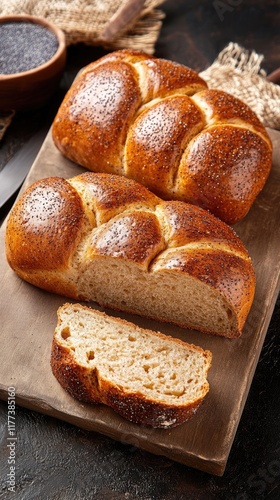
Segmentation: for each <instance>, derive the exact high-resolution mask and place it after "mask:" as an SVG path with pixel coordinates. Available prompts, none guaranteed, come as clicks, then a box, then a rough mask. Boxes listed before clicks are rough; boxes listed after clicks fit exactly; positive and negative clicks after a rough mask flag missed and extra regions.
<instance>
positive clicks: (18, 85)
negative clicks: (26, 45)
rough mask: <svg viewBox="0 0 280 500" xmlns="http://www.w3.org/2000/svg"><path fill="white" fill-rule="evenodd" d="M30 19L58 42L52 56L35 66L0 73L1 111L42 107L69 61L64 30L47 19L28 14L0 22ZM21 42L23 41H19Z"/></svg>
mask: <svg viewBox="0 0 280 500" xmlns="http://www.w3.org/2000/svg"><path fill="white" fill-rule="evenodd" d="M10 22H18V23H20V22H24V23H26V22H30V23H35V24H39V25H41V26H44V27H46V28H47V29H49V30H50V31H52V32H53V33H54V34H55V36H56V38H57V41H58V49H57V51H56V53H55V55H54V56H53V57H51V59H49V60H48V61H47V62H45V63H44V64H42V65H40V66H37V67H36V68H34V69H30V70H28V71H23V72H21V73H20V72H19V73H12V74H1V73H0V111H8V110H15V111H19V110H28V109H36V108H40V107H41V106H43V105H44V104H46V103H47V102H48V100H49V99H50V98H51V96H52V95H53V94H54V92H55V90H56V88H57V86H58V84H59V81H60V79H61V76H62V73H63V70H64V67H65V63H66V43H65V36H64V33H63V31H62V30H61V29H60V28H58V27H57V26H55V25H53V24H52V23H50V22H49V21H46V20H45V19H42V18H39V17H35V16H29V15H18V16H16V15H11V16H0V23H1V24H2V23H10ZM19 43H20V40H19Z"/></svg>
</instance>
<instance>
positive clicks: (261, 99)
mask: <svg viewBox="0 0 280 500" xmlns="http://www.w3.org/2000/svg"><path fill="white" fill-rule="evenodd" d="M262 61H263V55H261V54H257V53H256V52H254V51H252V52H250V51H248V50H246V49H244V48H243V47H241V46H239V45H238V44H236V43H230V44H229V45H227V47H225V48H224V50H222V52H220V54H219V56H218V57H217V59H216V60H215V61H214V62H213V64H212V65H211V66H210V67H209V68H207V69H206V70H205V71H203V72H202V73H200V76H201V77H202V78H203V79H204V80H205V81H206V82H207V84H208V86H209V87H210V88H219V89H222V90H224V91H226V92H229V93H230V94H232V95H234V96H236V97H238V98H239V99H241V100H242V101H243V102H245V103H246V104H248V105H249V106H250V107H251V109H253V111H255V113H256V114H257V115H258V117H259V118H260V120H261V121H262V122H263V124H264V125H265V126H266V127H270V128H274V129H277V130H280V86H279V85H276V84H274V83H272V82H269V81H268V80H267V79H266V72H265V71H264V70H263V69H262V67H261V64H262Z"/></svg>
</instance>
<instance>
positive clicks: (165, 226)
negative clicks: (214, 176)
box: [6, 172, 255, 337]
mask: <svg viewBox="0 0 280 500" xmlns="http://www.w3.org/2000/svg"><path fill="white" fill-rule="evenodd" d="M6 254H7V259H8V262H9V264H10V266H11V267H12V268H13V269H14V270H15V272H16V273H17V274H18V275H19V276H20V277H21V278H23V279H24V280H26V281H28V282H30V283H32V284H34V285H36V286H38V287H40V288H43V289H46V290H48V291H50V292H54V293H58V294H62V295H65V296H68V297H71V298H73V299H76V300H87V301H96V302H98V303H99V304H101V305H105V306H109V307H112V308H115V309H119V310H122V311H127V312H132V313H136V314H140V315H143V316H148V317H151V318H154V319H157V320H161V321H167V322H173V323H175V324H178V325H181V326H185V327H191V328H195V329H198V330H202V331H206V332H211V333H215V334H218V335H223V336H226V337H238V336H239V335H240V334H241V331H242V328H243V326H244V323H245V320H246V317H247V315H248V312H249V310H250V307H251V304H252V301H253V297H254V290H255V274H254V269H253V266H252V262H251V259H250V257H249V255H248V252H247V250H246V249H245V247H244V245H243V243H242V242H241V240H240V239H239V238H238V236H237V235H236V234H235V232H234V231H233V230H232V229H231V228H230V227H229V226H227V225H226V224H225V223H223V222H222V221H220V220H219V219H217V218H216V217H214V216H213V215H211V214H210V213H208V212H207V211H205V210H203V209H201V208H199V207H196V206H194V205H189V204H186V203H184V202H180V201H163V200H161V199H160V198H158V197H157V196H155V195H154V194H152V193H151V192H150V191H148V190H147V189H146V188H145V187H144V186H142V185H141V184H138V183H137V182H135V181H133V180H130V179H126V178H125V177H122V176H117V175H110V174H100V173H97V174H95V173H92V172H88V173H84V174H81V175H78V176H76V177H73V178H72V179H69V180H65V179H62V178H60V177H51V178H47V179H42V180H40V181H38V182H36V183H35V184H33V185H32V186H30V187H29V188H28V189H27V190H26V191H25V193H24V194H23V195H22V196H21V198H19V200H18V201H17V202H16V204H15V205H14V207H13V209H12V211H11V213H10V216H9V219H8V222H7V231H6Z"/></svg>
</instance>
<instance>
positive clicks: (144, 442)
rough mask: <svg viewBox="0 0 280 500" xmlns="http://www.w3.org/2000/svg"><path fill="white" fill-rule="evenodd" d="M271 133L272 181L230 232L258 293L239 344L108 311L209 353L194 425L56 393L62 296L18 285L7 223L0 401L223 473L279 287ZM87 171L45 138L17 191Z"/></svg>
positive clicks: (279, 175)
mask: <svg viewBox="0 0 280 500" xmlns="http://www.w3.org/2000/svg"><path fill="white" fill-rule="evenodd" d="M269 133H270V136H271V138H272V141H273V144H274V159H273V168H272V171H271V174H270V177H269V179H268V181H267V183H266V186H265V188H264V189H263V191H262V193H261V194H260V195H259V197H258V199H257V200H256V202H255V204H254V206H253V207H252V209H251V211H250V213H249V214H248V215H247V217H246V218H245V219H244V220H243V221H242V222H240V223H239V224H237V225H236V226H235V227H234V229H235V230H236V232H237V233H238V235H239V236H240V237H241V239H242V240H243V242H244V243H245V245H246V247H247V248H248V250H249V253H250V255H251V257H252V260H253V263H254V266H255V270H256V276H257V288H256V295H255V299H254V303H253V306H252V309H251V311H250V314H249V317H248V319H247V322H246V325H245V328H244V332H243V335H242V337H241V338H240V339H235V340H229V339H224V338H220V337H215V336H211V335H207V334H203V333H198V332H195V331H194V330H184V329H181V328H178V327H174V326H172V325H168V324H162V323H158V322H156V321H152V320H146V319H143V318H140V317H137V316H132V315H127V314H117V313H114V312H113V311H109V310H106V312H107V313H108V314H112V315H118V316H121V317H123V318H126V319H128V320H130V321H134V322H135V323H137V324H138V325H140V326H143V327H147V328H151V329H155V330H158V331H161V332H163V333H165V334H168V335H173V336H174V337H178V338H181V339H183V340H185V341H187V342H191V343H195V344H197V345H201V346H202V347H203V348H205V349H210V350H211V351H212V353H213V365H212V369H211V371H210V374H209V382H210V392H209V394H208V396H207V398H206V400H205V402H204V404H203V405H202V407H201V408H200V409H199V411H198V412H197V414H196V415H195V416H194V417H193V418H192V420H190V421H189V422H186V423H185V424H183V425H181V426H179V427H175V428H174V429H169V430H162V429H157V430H155V429H151V428H147V427H144V426H141V425H136V424H132V423H130V422H127V421H125V420H124V419H122V418H121V417H120V416H118V415H117V414H115V413H114V412H113V411H112V410H110V409H109V408H106V407H105V406H103V405H97V406H90V405H86V404H82V403H80V402H78V401H76V400H74V399H72V398H71V397H70V396H69V395H68V394H67V393H66V392H65V391H64V390H63V389H62V388H61V387H60V385H59V384H58V382H57V381H56V379H55V378H54V376H53V375H52V372H51V369H50V352H51V342H52V335H53V331H54V328H55V325H56V321H57V317H56V311H57V308H58V307H59V306H60V305H62V304H63V303H64V302H66V301H68V299H65V298H64V297H60V296H55V295H52V294H50V293H47V292H44V291H42V290H39V289H37V288H35V287H33V286H32V285H29V284H28V283H25V282H23V281H22V280H20V279H19V278H18V277H17V276H16V275H15V273H14V272H13V271H12V270H11V269H10V268H9V266H8V264H7V262H6V259H5V248H4V238H5V224H4V225H3V226H2V228H1V231H0V270H1V289H2V290H1V300H0V318H1V363H0V397H1V398H2V399H4V400H6V399H7V391H8V388H9V387H10V386H13V387H15V389H16V401H17V404H18V405H21V406H23V407H26V408H29V409H32V410H36V411H38V412H41V413H44V414H47V415H51V416H53V417H57V418H59V419H62V420H65V421H67V422H70V423H72V424H74V425H77V426H80V427H82V428H84V429H88V430H92V431H96V432H100V433H103V434H105V435H107V436H110V437H111V438H114V439H116V440H119V441H122V442H125V443H131V444H133V445H134V446H138V447H140V448H143V449H145V450H148V451H150V452H152V453H156V454H160V455H165V456H167V457H168V458H171V459H173V460H175V461H178V462H181V463H183V464H187V465H189V466H191V467H195V468H198V469H201V470H203V471H206V472H209V473H211V474H217V475H222V474H223V472H224V469H225V466H226V462H227V458H228V455H229V452H230V448H231V445H232V443H233V440H234V436H235V433H236V430H237V426H238V423H239V420H240V417H241V414H242V410H243V407H244V404H245V401H246V398H247V395H248V391H249V388H250V385H251V381H252V378H253V375H254V372H255V368H256V365H257V363H258V359H259V355H260V351H261V348H262V345H263V342H264V338H265V335H266V332H267V328H268V325H269V322H270V318H271V315H272V312H273V308H274V305H275V301H276V298H277V294H278V290H279V281H280V279H279V276H280V272H279V271H280V225H279V216H280V210H279V207H280V147H279V146H280V133H279V132H276V131H272V130H269ZM83 171H84V169H83V168H82V167H79V166H78V165H75V164H74V163H72V162H70V161H68V160H66V159H65V158H63V157H62V156H61V155H60V153H59V152H58V151H57V149H56V148H55V146H54V145H53V142H52V139H51V134H50V133H49V134H48V136H47V138H46V140H45V142H44V144H43V147H42V149H41V151H40V152H39V155H38V157H37V159H36V161H35V163H34V164H33V166H32V168H31V171H30V173H29V175H28V177H27V179H26V182H25V184H24V186H23V189H25V188H26V187H27V186H28V185H30V184H31V183H32V182H34V181H35V180H37V179H39V178H42V177H47V176H62V177H66V178H67V177H68V178H69V177H72V176H74V175H76V174H78V173H81V172H83ZM90 305H91V306H92V307H96V308H98V309H100V308H99V307H98V306H97V305H96V304H94V303H93V304H90Z"/></svg>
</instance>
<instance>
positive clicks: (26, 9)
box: [0, 0, 280, 139]
mask: <svg viewBox="0 0 280 500" xmlns="http://www.w3.org/2000/svg"><path fill="white" fill-rule="evenodd" d="M162 3H164V0H142V1H141V0H138V1H137V0H49V1H47V0H1V3H0V15H9V14H31V15H35V16H38V17H43V18H46V19H48V20H50V21H52V22H53V23H55V24H56V25H57V26H59V27H60V28H61V29H62V30H63V31H64V33H65V35H66V41H67V44H68V45H70V44H76V43H78V42H82V43H85V44H88V45H100V46H103V47H104V48H105V49H108V50H116V49H123V48H132V49H136V50H137V49H139V50H144V51H145V52H147V53H148V54H153V53H154V48H155V43H156V41H157V38H158V36H159V32H160V29H161V26H162V20H163V19H164V13H163V12H162V11H161V10H158V9H157V7H158V6H159V5H160V4H162ZM128 7H129V8H128ZM131 13H132V14H131ZM125 20H126V23H125V24H124V21H125ZM112 21H113V22H112ZM108 28H109V31H108ZM111 28H112V29H111ZM262 61H263V56H262V55H259V54H257V53H255V52H249V51H247V50H246V49H243V48H242V47H240V46H238V45H237V44H234V43H230V44H229V45H228V46H227V47H225V49H224V50H223V51H222V52H221V53H220V54H219V56H218V58H217V59H216V60H215V61H214V63H213V64H212V65H211V66H210V67H209V68H208V69H206V70H205V71H203V72H202V73H201V76H202V77H203V78H204V79H205V81H206V82H207V83H208V85H209V87H210V88H220V89H223V90H225V91H227V92H229V93H231V94H233V95H235V96H237V97H239V98H240V99H241V100H243V101H244V102H246V103H247V104H248V105H249V106H250V107H251V108H252V109H253V110H254V111H255V113H256V114H257V115H258V116H259V118H260V119H261V121H262V122H263V123H264V125H265V126H266V127H271V128H274V129H280V86H278V85H276V84H274V83H271V82H268V81H267V79H266V74H265V72H264V70H263V69H262V68H261V63H262ZM9 123H10V120H9V119H8V118H7V116H5V117H4V120H2V122H1V116H0V139H1V136H3V135H4V132H5V130H6V128H7V127H8V125H9Z"/></svg>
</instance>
